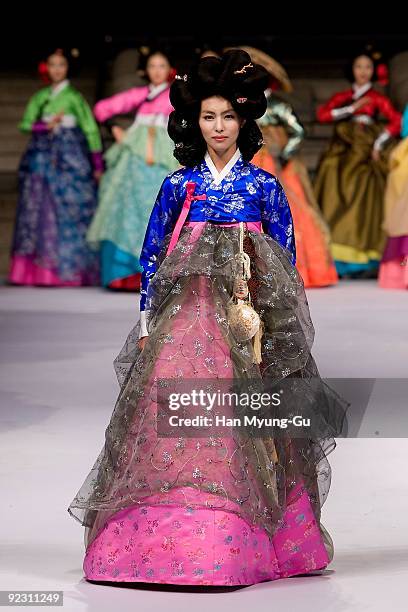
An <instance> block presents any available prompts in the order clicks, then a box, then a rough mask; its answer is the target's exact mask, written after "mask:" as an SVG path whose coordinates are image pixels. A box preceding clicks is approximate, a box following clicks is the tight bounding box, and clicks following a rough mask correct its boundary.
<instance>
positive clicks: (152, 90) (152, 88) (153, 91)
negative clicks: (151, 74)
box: [147, 81, 169, 100]
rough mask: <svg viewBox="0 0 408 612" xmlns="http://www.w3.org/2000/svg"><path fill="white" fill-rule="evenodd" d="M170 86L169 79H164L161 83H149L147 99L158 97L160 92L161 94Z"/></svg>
mask: <svg viewBox="0 0 408 612" xmlns="http://www.w3.org/2000/svg"><path fill="white" fill-rule="evenodd" d="M168 87H169V84H168V82H167V81H164V83H160V85H153V84H152V83H150V84H149V95H148V96H147V99H148V100H154V98H156V97H157V96H158V95H159V94H161V92H162V91H164V90H165V89H167V88H168Z"/></svg>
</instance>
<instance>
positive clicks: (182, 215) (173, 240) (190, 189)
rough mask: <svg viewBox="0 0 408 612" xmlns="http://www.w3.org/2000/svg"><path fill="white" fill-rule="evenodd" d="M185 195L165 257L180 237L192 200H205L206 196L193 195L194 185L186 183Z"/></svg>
mask: <svg viewBox="0 0 408 612" xmlns="http://www.w3.org/2000/svg"><path fill="white" fill-rule="evenodd" d="M186 187H187V195H186V199H185V200H184V203H183V208H182V209H181V213H180V216H179V218H178V219H177V222H176V225H175V226H174V230H173V233H172V235H171V239H170V243H169V246H168V249H167V253H166V256H167V255H170V253H171V252H172V250H173V249H174V247H175V246H176V244H177V241H178V239H179V236H180V232H181V228H182V227H183V225H184V221H185V220H186V218H187V215H188V212H189V210H190V206H191V202H192V201H193V200H206V199H207V196H206V194H205V193H203V194H202V195H194V190H195V188H196V183H190V182H189V183H187V186H186Z"/></svg>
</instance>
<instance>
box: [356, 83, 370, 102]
mask: <svg viewBox="0 0 408 612" xmlns="http://www.w3.org/2000/svg"><path fill="white" fill-rule="evenodd" d="M372 86H373V84H372V83H371V81H370V82H369V83H366V84H365V85H357V84H356V83H353V86H352V87H353V100H357V98H361V96H363V95H364V94H365V93H367V91H368V90H369V89H371V88H372Z"/></svg>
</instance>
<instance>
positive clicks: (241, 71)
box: [234, 62, 254, 74]
mask: <svg viewBox="0 0 408 612" xmlns="http://www.w3.org/2000/svg"><path fill="white" fill-rule="evenodd" d="M253 67H254V65H253V64H252V62H249V64H245V66H242V68H241V70H234V74H246V69H247V68H253Z"/></svg>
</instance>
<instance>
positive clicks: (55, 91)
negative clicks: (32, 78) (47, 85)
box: [51, 79, 69, 97]
mask: <svg viewBox="0 0 408 612" xmlns="http://www.w3.org/2000/svg"><path fill="white" fill-rule="evenodd" d="M68 85H69V79H64V80H63V81H61V83H58V85H56V86H55V87H51V97H54V96H56V95H57V94H59V93H60V91H62V90H63V89H65V88H66V87H67V86H68Z"/></svg>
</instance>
